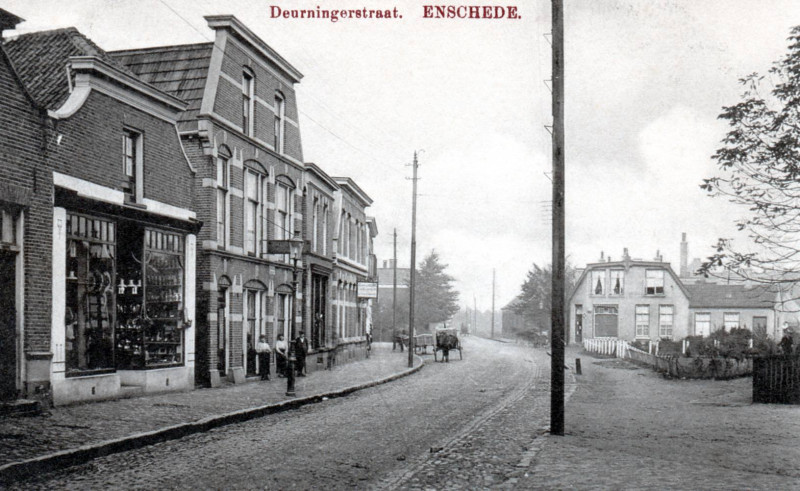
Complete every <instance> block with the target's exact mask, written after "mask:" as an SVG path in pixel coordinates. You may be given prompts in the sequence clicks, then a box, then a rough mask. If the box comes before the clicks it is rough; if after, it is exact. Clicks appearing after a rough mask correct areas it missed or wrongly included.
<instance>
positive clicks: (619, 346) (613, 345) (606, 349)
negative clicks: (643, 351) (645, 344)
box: [583, 338, 631, 358]
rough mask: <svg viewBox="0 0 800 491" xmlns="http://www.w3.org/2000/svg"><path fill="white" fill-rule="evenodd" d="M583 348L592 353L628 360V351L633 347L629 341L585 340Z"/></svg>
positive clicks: (612, 339)
mask: <svg viewBox="0 0 800 491" xmlns="http://www.w3.org/2000/svg"><path fill="white" fill-rule="evenodd" d="M583 347H584V349H585V350H586V351H589V352H591V353H599V354H601V355H609V356H616V357H617V358H626V357H627V356H628V351H630V350H631V346H630V345H629V344H628V342H627V341H622V340H619V339H614V338H592V339H584V340H583Z"/></svg>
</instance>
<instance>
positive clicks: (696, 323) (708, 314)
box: [694, 312, 711, 336]
mask: <svg viewBox="0 0 800 491" xmlns="http://www.w3.org/2000/svg"><path fill="white" fill-rule="evenodd" d="M701 315H702V316H706V318H707V320H703V321H700V322H703V323H706V322H707V323H708V325H707V326H706V327H707V332H705V333H699V332H698V329H697V327H698V325H699V324H698V316H701ZM709 334H711V312H695V313H694V335H695V336H708V335H709Z"/></svg>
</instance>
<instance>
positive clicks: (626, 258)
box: [622, 247, 631, 261]
mask: <svg viewBox="0 0 800 491" xmlns="http://www.w3.org/2000/svg"><path fill="white" fill-rule="evenodd" d="M622 260H623V261H630V260H631V257H630V256H629V255H628V248H627V247H625V248H624V249H622Z"/></svg>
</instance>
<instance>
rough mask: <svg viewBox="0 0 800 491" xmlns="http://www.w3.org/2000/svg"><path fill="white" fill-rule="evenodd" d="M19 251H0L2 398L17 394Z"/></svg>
mask: <svg viewBox="0 0 800 491" xmlns="http://www.w3.org/2000/svg"><path fill="white" fill-rule="evenodd" d="M16 262H17V253H16V252H8V251H0V400H8V399H13V398H15V397H16V396H17V306H16V290H17V288H16Z"/></svg>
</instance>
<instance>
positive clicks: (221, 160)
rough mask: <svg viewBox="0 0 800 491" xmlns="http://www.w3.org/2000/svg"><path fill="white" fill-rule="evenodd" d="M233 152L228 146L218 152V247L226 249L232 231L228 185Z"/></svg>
mask: <svg viewBox="0 0 800 491" xmlns="http://www.w3.org/2000/svg"><path fill="white" fill-rule="evenodd" d="M230 158H231V151H230V150H229V149H228V147H226V146H224V145H223V146H221V147H219V149H218V150H217V162H216V167H217V168H216V174H217V182H216V184H217V186H216V187H217V247H220V248H223V249H224V248H225V247H226V246H227V245H228V231H229V229H230V226H229V222H230V216H231V211H230V202H229V201H230V200H229V196H228V185H229V184H228V183H229V181H230V173H231V169H230Z"/></svg>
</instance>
